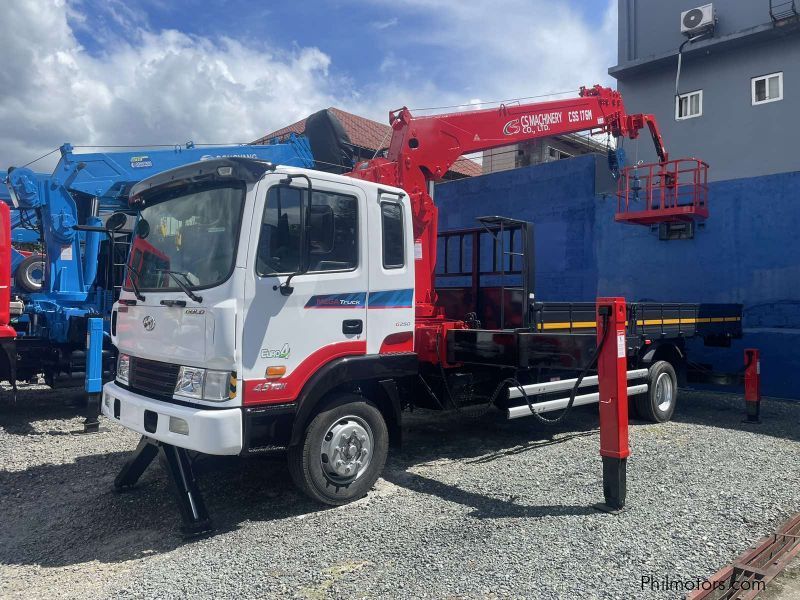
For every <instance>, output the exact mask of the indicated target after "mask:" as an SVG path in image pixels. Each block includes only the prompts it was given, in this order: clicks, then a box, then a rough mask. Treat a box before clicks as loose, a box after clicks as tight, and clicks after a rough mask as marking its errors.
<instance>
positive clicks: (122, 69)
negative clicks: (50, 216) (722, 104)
mask: <svg viewBox="0 0 800 600" xmlns="http://www.w3.org/2000/svg"><path fill="white" fill-rule="evenodd" d="M370 1H371V2H373V3H375V4H380V5H385V6H387V7H390V8H391V10H392V11H393V12H394V13H396V16H394V17H392V18H390V19H388V20H385V21H383V22H380V23H373V24H372V26H373V27H379V26H380V27H383V28H384V29H385V28H389V27H397V25H398V24H399V23H401V22H402V23H403V24H405V23H406V22H407V21H406V16H409V17H412V18H410V19H409V20H408V22H409V23H413V26H411V25H409V27H408V28H407V30H406V29H404V31H403V35H401V36H400V35H394V36H381V38H380V42H381V44H383V45H382V46H380V47H376V48H375V52H382V58H383V62H382V63H380V62H379V65H380V67H379V69H378V70H377V72H376V73H375V74H374V78H373V79H372V80H371V81H365V82H360V83H359V84H358V85H356V84H354V82H353V81H352V80H350V79H348V78H346V76H343V75H337V73H344V74H346V73H347V71H348V69H347V65H345V64H338V65H335V66H336V67H337V69H333V68H332V67H333V65H332V62H331V58H330V56H329V55H327V54H326V53H325V52H324V51H323V50H321V49H319V48H317V47H313V46H306V47H303V46H295V47H294V48H291V49H289V50H286V49H280V48H269V47H267V48H264V47H262V46H258V47H256V46H254V45H252V44H250V43H244V42H242V41H237V40H233V39H226V38H222V39H209V38H207V37H200V36H194V35H188V34H186V33H182V32H179V31H174V30H165V31H154V30H153V29H152V27H151V26H150V25H149V24H148V22H147V18H146V15H145V14H143V13H142V12H141V11H138V12H137V11H130V10H128V9H127V6H128V5H127V4H125V3H123V2H120V1H119V0H113V2H111V3H110V4H109V5H108V6H109V7H110V8H109V11H110V12H109V16H108V17H107V18H106V21H105V23H106V25H105V27H106V29H105V31H104V32H103V31H101V32H100V34H99V41H100V44H101V47H102V50H101V51H99V52H88V51H87V50H86V49H85V48H83V47H81V45H80V43H79V42H78V40H77V39H76V36H75V32H76V31H80V28H81V27H83V28H86V27H88V25H87V23H86V19H85V18H84V13H83V12H82V11H84V10H88V9H87V8H86V7H84V6H83V4H82V2H81V0H73V1H72V2H70V3H69V4H66V3H65V2H64V0H28V1H26V2H10V3H7V6H5V11H4V14H3V19H2V20H0V39H2V40H3V41H2V43H3V59H4V60H3V68H2V69H0V86H2V88H0V89H2V90H3V93H2V94H0V168H4V167H5V166H8V165H19V164H22V163H25V162H27V161H29V160H31V159H32V158H34V157H36V156H39V155H40V154H43V153H44V152H47V151H48V150H50V149H52V148H55V147H57V146H58V145H60V144H61V143H63V142H65V141H69V142H72V143H73V144H75V145H89V144H152V143H181V142H184V141H186V140H189V139H192V140H194V141H195V142H198V143H203V142H205V143H208V142H212V143H213V142H217V143H219V142H239V141H249V140H253V139H256V138H257V137H259V136H261V135H263V134H264V133H266V132H268V131H270V130H272V129H277V128H279V127H282V126H285V125H287V124H289V123H291V122H293V121H295V120H297V119H300V118H302V117H304V116H307V115H308V114H310V113H311V112H314V111H316V110H319V109H320V108H324V107H327V106H331V105H335V106H339V107H341V108H344V109H345V110H350V111H352V112H356V113H358V114H362V115H364V116H368V117H372V118H375V119H378V120H381V121H385V120H386V115H387V111H388V110H389V109H394V108H399V107H400V106H403V105H406V106H410V107H420V106H422V107H425V106H447V105H454V104H461V103H464V104H465V107H464V110H467V109H469V108H470V104H475V103H476V102H475V101H474V100H473V99H475V98H480V99H481V100H480V101H479V102H480V103H481V104H482V105H483V106H488V104H485V103H486V102H488V101H491V100H500V99H507V98H513V97H519V96H531V95H536V94H541V93H545V92H551V91H562V90H574V89H577V87H578V86H579V85H582V84H586V85H590V84H593V83H596V82H599V83H605V84H608V83H610V79H609V78H608V76H607V74H606V69H607V67H608V66H609V65H611V64H613V63H614V62H615V59H616V56H615V53H616V3H615V2H614V0H608V4H607V5H604V6H607V8H606V10H605V13H604V18H603V19H602V23H601V25H600V26H599V27H598V26H593V25H591V24H589V23H587V22H586V20H585V19H584V18H582V16H581V15H580V14H579V13H577V12H575V11H573V10H571V9H570V8H569V6H568V5H566V4H563V3H555V2H552V1H546V0H505V1H504V3H503V10H497V6H496V3H488V2H484V1H479V0H476V1H475V2H463V0H407V1H406V2H405V3H397V2H394V0H370ZM123 23H125V24H126V27H127V29H125V30H124V31H122V29H121V28H122V24H123ZM93 26H94V25H93ZM115 34H117V38H116V39H115V40H114V43H107V42H106V40H107V39H108V38H109V36H111V37H113V36H114V35H115ZM120 34H122V38H121V39H120V37H119V35H120ZM312 39H313V38H312ZM34 40H35V41H34ZM126 40H127V41H126ZM301 43H306V42H304V41H302V40H301ZM473 108H474V106H473ZM43 163H44V161H42V163H37V164H36V165H35V167H40V168H42V169H43V170H44V169H45V167H47V166H48V165H47V163H44V164H43ZM50 166H52V163H50Z"/></svg>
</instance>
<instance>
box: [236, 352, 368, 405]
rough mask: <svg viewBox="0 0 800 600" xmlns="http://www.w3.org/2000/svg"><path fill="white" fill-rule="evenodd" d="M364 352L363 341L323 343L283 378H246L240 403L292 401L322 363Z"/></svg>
mask: <svg viewBox="0 0 800 600" xmlns="http://www.w3.org/2000/svg"><path fill="white" fill-rule="evenodd" d="M366 353H367V342H363V341H358V342H337V343H335V344H328V345H327V346H323V347H322V348H319V349H317V350H315V351H314V352H312V353H311V354H310V355H309V356H307V357H306V358H305V360H303V362H301V363H300V364H299V365H297V366H296V367H295V368H294V369H292V372H291V373H289V374H288V375H287V376H286V377H281V378H280V379H248V380H245V381H244V382H243V399H242V403H243V404H244V405H245V406H253V405H255V404H281V403H286V402H294V401H295V400H296V399H297V396H298V395H299V394H300V391H301V390H302V389H303V386H304V385H305V384H306V382H307V381H308V380H309V378H310V377H311V376H312V375H313V374H314V373H316V372H317V371H319V369H320V368H322V367H323V366H324V365H325V364H327V363H329V362H330V361H332V360H335V359H337V358H341V357H343V356H358V355H362V354H366ZM256 388H258V389H256ZM265 388H266V389H265Z"/></svg>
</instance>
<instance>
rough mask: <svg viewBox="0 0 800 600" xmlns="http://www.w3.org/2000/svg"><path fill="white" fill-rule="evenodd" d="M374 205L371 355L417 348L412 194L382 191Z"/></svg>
mask: <svg viewBox="0 0 800 600" xmlns="http://www.w3.org/2000/svg"><path fill="white" fill-rule="evenodd" d="M368 204H369V223H370V227H369V256H370V263H369V284H370V292H369V298H368V303H367V304H368V310H367V313H368V314H367V327H368V328H369V340H368V343H367V352H368V353H369V354H388V353H392V352H411V351H413V349H414V256H413V253H412V250H411V249H412V248H414V239H413V232H412V229H411V208H410V205H409V200H408V196H406V195H405V194H392V193H389V192H385V191H381V192H378V193H376V194H375V196H374V197H373V198H372V199H371V200H370V202H369V203H368Z"/></svg>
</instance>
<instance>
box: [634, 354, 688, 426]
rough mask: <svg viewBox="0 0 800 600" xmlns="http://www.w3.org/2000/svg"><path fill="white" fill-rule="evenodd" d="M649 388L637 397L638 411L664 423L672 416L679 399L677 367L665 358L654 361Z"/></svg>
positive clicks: (642, 415)
mask: <svg viewBox="0 0 800 600" xmlns="http://www.w3.org/2000/svg"><path fill="white" fill-rule="evenodd" d="M647 380H648V381H647V382H648V384H649V385H648V390H647V393H646V394H641V395H639V396H637V397H636V412H637V414H638V415H639V417H641V418H642V419H645V420H647V421H651V422H653V423H664V422H666V421H669V420H670V419H671V418H672V413H674V412H675V403H676V401H677V399H678V378H677V376H676V375H675V369H674V368H673V367H672V365H671V364H669V363H668V362H667V361H665V360H659V361H657V362H655V363H653V364H652V365H651V367H650V369H649V370H648V374H647Z"/></svg>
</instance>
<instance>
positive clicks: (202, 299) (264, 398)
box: [102, 86, 741, 532]
mask: <svg viewBox="0 0 800 600" xmlns="http://www.w3.org/2000/svg"><path fill="white" fill-rule="evenodd" d="M390 123H391V126H392V138H391V144H390V146H389V150H388V154H387V156H385V157H382V158H375V159H373V160H370V161H366V162H363V163H361V164H358V165H357V166H356V167H355V169H354V170H353V171H351V172H350V173H347V174H346V175H344V176H343V175H336V174H331V173H323V172H320V171H315V170H306V169H297V168H292V167H287V166H275V165H273V164H270V163H266V162H261V161H255V160H248V159H238V158H233V159H226V158H221V159H218V160H213V161H206V162H204V163H198V164H193V165H187V166H184V167H180V168H177V169H173V170H171V171H167V172H165V173H161V174H159V175H156V176H154V177H151V178H148V179H146V180H144V181H142V182H140V183H138V184H137V185H135V186H134V187H133V189H132V190H131V193H130V206H131V207H132V208H134V209H136V210H137V211H138V214H139V217H138V222H137V224H136V226H135V231H134V236H133V238H134V239H133V243H132V250H131V258H130V261H129V263H128V276H127V279H126V286H125V288H124V290H123V291H122V294H121V296H120V299H119V301H118V303H117V304H116V305H115V308H114V311H113V313H112V321H111V322H112V328H111V335H112V339H113V340H114V343H115V344H116V345H117V346H118V348H119V359H118V366H117V370H116V378H115V380H114V381H112V382H109V383H107V384H106V385H105V386H104V389H103V399H102V411H103V413H104V414H105V415H106V417H108V418H109V419H111V420H113V421H116V422H118V423H120V424H122V425H123V426H124V427H126V428H128V429H131V430H133V431H136V432H138V433H140V434H141V435H142V439H141V442H140V444H139V446H138V448H137V449H136V451H135V452H134V453H133V455H132V456H131V458H130V459H129V461H128V462H127V463H126V465H125V466H124V468H123V470H122V471H121V472H120V473H119V475H118V476H117V478H116V481H115V486H116V487H117V488H119V489H124V488H127V487H130V486H132V485H134V484H135V483H136V481H137V479H138V478H139V476H140V475H141V474H142V472H143V471H144V470H145V469H146V467H147V465H148V464H149V463H150V462H151V461H152V460H153V458H154V457H155V456H157V455H160V456H161V457H162V460H163V462H164V464H165V465H166V466H167V468H168V471H169V473H170V474H171V478H172V482H173V484H174V485H175V488H176V490H177V492H178V493H177V495H176V497H177V499H178V504H179V507H180V508H181V512H182V515H183V517H184V523H185V525H186V527H187V529H188V530H189V531H195V532H197V531H202V530H204V529H207V528H208V527H209V521H208V515H207V513H206V511H205V508H204V507H203V504H202V498H201V496H200V494H199V491H198V488H197V485H196V481H195V478H194V475H193V474H192V471H191V461H190V459H189V457H188V455H187V450H191V451H196V452H200V453H207V454H217V455H251V454H256V453H261V452H268V451H272V450H275V449H285V450H286V455H287V458H288V463H289V470H290V473H291V476H292V479H293V480H294V482H295V484H296V485H297V486H298V487H299V488H300V489H301V490H303V491H304V492H305V493H306V494H307V495H309V496H310V497H311V498H313V499H314V500H317V501H319V502H322V503H326V504H331V505H339V504H344V503H347V502H349V501H351V500H353V499H355V498H358V497H360V496H363V495H364V494H365V493H366V492H367V491H368V490H369V489H370V488H371V487H372V485H373V484H374V482H375V481H376V479H377V477H378V476H379V474H380V472H381V470H382V468H383V465H384V462H385V459H386V455H387V450H388V447H389V446H395V445H398V444H399V443H400V441H401V415H402V411H403V410H404V409H406V408H411V407H415V406H418V407H425V408H431V409H438V410H446V409H456V410H457V409H460V408H463V407H465V406H470V405H476V404H484V405H487V406H489V405H494V406H497V407H499V408H500V409H502V410H504V411H505V412H506V414H507V416H508V417H509V418H517V417H523V416H533V417H534V418H536V419H539V420H542V421H548V422H552V421H558V420H561V419H563V418H564V415H566V413H567V412H568V410H569V409H570V408H571V407H572V406H574V405H579V404H588V403H591V402H597V401H598V396H599V393H598V392H597V389H598V377H597V376H595V375H593V372H594V369H595V366H594V360H595V359H596V357H597V355H598V353H599V351H600V348H601V347H602V346H603V344H604V341H603V340H604V339H605V336H603V337H601V338H600V341H598V337H597V335H596V328H597V326H598V325H599V324H601V323H599V321H603V323H606V319H607V318H609V313H608V312H607V311H601V312H600V313H599V314H600V315H602V317H600V316H596V307H595V304H594V303H585V302H584V303H563V302H560V303H550V302H544V303H543V302H540V301H539V299H538V298H536V297H535V294H534V282H535V273H534V256H533V248H534V237H533V236H534V230H533V225H532V224H531V223H528V222H524V221H521V220H518V219H514V218H509V217H503V216H493V215H490V216H487V217H484V218H481V219H479V221H480V223H479V227H477V228H474V229H468V230H458V231H451V232H444V233H439V232H438V231H437V208H436V206H435V204H434V202H433V197H432V193H433V186H432V183H433V182H434V181H436V180H437V179H440V178H442V177H443V176H444V174H445V173H446V172H447V170H448V169H449V168H450V166H451V165H452V164H453V162H454V161H455V160H457V159H458V157H460V156H461V155H463V154H466V153H470V152H475V151H478V150H483V149H489V148H494V147H499V146H505V145H509V144H512V143H516V142H521V141H525V140H531V139H535V138H537V137H542V136H548V135H554V134H559V133H567V132H578V131H592V132H607V133H609V134H611V135H613V136H617V137H620V136H625V137H628V138H636V137H637V136H638V135H639V132H640V130H641V129H643V128H647V129H648V130H649V132H650V135H651V137H652V139H653V141H654V143H655V145H656V150H657V152H658V155H659V157H660V159H661V163H660V164H661V165H662V173H663V177H664V178H666V179H671V181H669V182H667V184H666V185H665V186H663V189H675V187H676V185H678V184H676V183H675V181H676V180H675V179H674V178H673V175H672V174H671V173H672V171H671V169H672V167H673V165H672V164H671V163H670V161H669V160H668V156H667V152H666V150H665V149H664V145H663V142H662V140H661V136H660V135H659V133H658V128H657V125H656V122H655V120H654V119H653V117H652V116H650V115H641V114H638V115H629V114H627V113H626V112H625V109H624V106H623V102H622V97H621V96H620V94H619V93H618V92H616V91H614V90H611V89H607V88H602V87H599V86H595V87H592V88H583V89H581V92H580V95H579V96H578V97H577V98H571V99H568V100H556V101H550V102H542V103H535V104H520V105H503V106H500V107H499V108H497V109H485V110H478V111H469V112H462V113H453V114H448V115H436V116H425V117H414V116H413V115H412V114H411V112H410V111H409V110H408V109H405V108H403V109H401V110H399V111H394V112H392V113H390ZM312 146H313V140H312ZM696 162H698V163H699V161H696ZM631 179H632V178H631ZM680 185H683V184H680ZM655 187H657V186H655ZM654 193H656V192H654ZM653 206H654V204H653V203H649V204H648V205H647V206H646V207H645V206H642V207H641V209H642V210H647V211H652V210H653ZM662 207H663V208H662ZM659 210H663V218H664V219H666V220H672V219H676V218H687V214H689V213H687V212H685V209H684V208H683V207H678V206H676V204H675V202H673V201H672V199H671V198H666V197H665V198H662V199H660V203H659ZM651 217H652V215H651ZM165 220H167V221H168V222H169V227H166V228H165V227H162V226H160V223H163V222H164V221H165ZM454 241H455V242H456V243H453V242H454ZM437 246H439V247H443V248H444V254H445V260H444V261H442V264H441V265H440V266H439V269H438V270H437V268H436V265H437ZM456 254H458V256H456ZM453 265H455V266H453ZM453 278H455V279H453ZM437 280H438V281H439V282H440V283H438V284H437ZM454 281H455V283H454ZM740 321H741V306H738V305H720V304H699V303H697V304H677V303H635V304H629V305H628V308H627V314H625V313H624V309H623V316H622V321H621V322H622V325H620V326H621V327H623V328H625V330H624V331H621V332H620V333H619V337H618V338H617V339H616V340H615V341H614V342H609V343H613V344H614V347H615V349H616V350H617V351H618V352H619V355H617V353H616V352H615V353H614V356H615V357H617V356H619V358H623V357H626V358H627V364H628V368H629V369H630V370H629V371H628V372H627V377H628V379H629V382H628V387H627V392H628V393H629V394H630V395H631V396H632V397H633V398H634V406H635V408H636V410H637V412H638V413H639V414H640V415H641V416H642V417H643V418H646V419H649V420H652V421H666V420H668V419H670V417H671V415H672V412H673V410H674V407H675V402H676V399H677V391H678V388H677V386H678V382H679V378H683V377H685V372H686V370H687V365H688V363H687V361H686V345H685V341H686V339H687V338H688V337H691V336H701V337H702V338H703V339H705V340H706V342H707V343H709V344H719V345H726V344H729V343H730V340H731V338H736V337H739V336H740V335H741V323H740ZM606 331H607V328H606ZM622 389H623V390H625V388H624V370H623V388H622ZM626 406H627V404H626ZM560 409H565V410H564V411H562V413H561V416H559V417H558V418H556V419H553V418H549V417H545V416H544V414H546V413H548V412H551V411H555V410H560ZM626 410H627V409H626ZM625 415H626V416H625V420H626V423H627V412H625ZM626 426H627V425H626ZM604 464H605V463H604Z"/></svg>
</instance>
